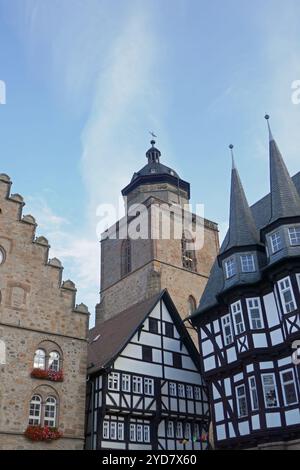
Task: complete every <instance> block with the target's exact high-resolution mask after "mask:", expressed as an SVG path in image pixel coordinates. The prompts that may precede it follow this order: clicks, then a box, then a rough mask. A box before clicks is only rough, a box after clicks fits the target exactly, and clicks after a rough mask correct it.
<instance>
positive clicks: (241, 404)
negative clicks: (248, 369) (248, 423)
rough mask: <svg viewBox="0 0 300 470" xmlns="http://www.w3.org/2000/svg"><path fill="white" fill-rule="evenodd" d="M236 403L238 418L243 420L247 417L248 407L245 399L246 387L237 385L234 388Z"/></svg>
mask: <svg viewBox="0 0 300 470" xmlns="http://www.w3.org/2000/svg"><path fill="white" fill-rule="evenodd" d="M236 401H237V407H238V417H239V418H244V417H245V416H247V415H248V405H247V398H246V387H245V385H239V386H238V387H236Z"/></svg>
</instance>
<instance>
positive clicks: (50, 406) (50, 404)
mask: <svg viewBox="0 0 300 470" xmlns="http://www.w3.org/2000/svg"><path fill="white" fill-rule="evenodd" d="M55 422H56V399H55V398H54V397H49V398H47V400H46V404H45V416H44V425H45V426H50V427H53V428H54V427H55Z"/></svg>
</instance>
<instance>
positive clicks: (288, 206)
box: [265, 115, 300, 224]
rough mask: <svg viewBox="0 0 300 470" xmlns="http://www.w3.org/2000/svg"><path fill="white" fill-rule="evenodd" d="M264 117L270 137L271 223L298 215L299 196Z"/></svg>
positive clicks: (267, 118) (299, 209)
mask: <svg viewBox="0 0 300 470" xmlns="http://www.w3.org/2000/svg"><path fill="white" fill-rule="evenodd" d="M265 118H266V120H267V122H268V129H269V139H270V190H271V218H270V220H269V224H271V223H273V222H275V221H276V220H278V219H282V218H286V217H295V216H299V214H300V197H299V194H298V192H297V189H296V187H295V185H294V182H293V180H292V178H291V177H290V175H289V172H288V170H287V167H286V165H285V163H284V160H283V158H282V155H281V153H280V150H279V148H278V145H277V143H276V141H275V139H274V137H273V135H272V132H271V128H270V123H269V119H270V117H269V116H268V115H266V116H265Z"/></svg>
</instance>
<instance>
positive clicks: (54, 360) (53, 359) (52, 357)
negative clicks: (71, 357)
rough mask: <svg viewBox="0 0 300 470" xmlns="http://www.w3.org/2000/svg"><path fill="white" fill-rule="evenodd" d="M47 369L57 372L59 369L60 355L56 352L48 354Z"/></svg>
mask: <svg viewBox="0 0 300 470" xmlns="http://www.w3.org/2000/svg"><path fill="white" fill-rule="evenodd" d="M48 368H49V369H51V370H54V371H55V372H58V371H59V369H60V355H59V353H58V352H57V351H52V352H51V353H50V354H49V362H48Z"/></svg>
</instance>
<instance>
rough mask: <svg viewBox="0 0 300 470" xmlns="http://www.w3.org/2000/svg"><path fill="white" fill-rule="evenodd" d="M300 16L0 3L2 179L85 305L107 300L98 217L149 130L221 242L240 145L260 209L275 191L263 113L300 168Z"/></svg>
mask: <svg viewBox="0 0 300 470" xmlns="http://www.w3.org/2000/svg"><path fill="white" fill-rule="evenodd" d="M299 18H300V2H299V0H287V1H285V2H282V1H280V0H264V2H262V1H261V0H253V1H252V2H247V1H246V0H226V2H224V1H222V0H209V1H205V0H172V1H171V0H151V1H150V0H109V1H107V0H51V1H50V0H43V1H41V0H0V80H4V81H5V83H6V87H7V103H6V105H0V154H1V166H0V172H3V173H7V174H9V175H10V176H11V178H12V180H13V183H14V184H13V192H18V193H20V194H22V195H23V196H24V197H25V200H26V207H25V208H24V213H32V214H33V215H34V216H35V217H36V218H37V221H38V223H39V228H38V233H39V234H40V235H41V234H42V235H45V236H47V238H48V239H49V240H50V243H51V246H52V248H51V257H53V256H58V257H60V258H61V260H62V261H63V263H64V266H65V272H64V278H72V279H73V280H74V281H75V282H76V284H77V285H78V289H79V292H78V302H81V301H83V302H85V303H87V304H88V305H89V307H90V309H91V311H93V309H94V304H95V303H96V302H97V300H98V291H99V245H98V243H97V236H96V225H97V222H98V221H97V217H96V215H95V214H96V207H97V205H98V204H100V203H115V202H116V201H117V200H118V197H119V194H120V189H121V188H122V187H124V186H125V185H126V184H127V183H128V182H129V180H130V178H131V176H132V173H133V172H134V171H135V170H138V169H140V168H141V167H142V166H143V165H144V164H145V162H146V160H145V151H146V150H147V148H148V146H149V134H148V131H149V130H150V129H151V130H154V131H155V133H156V134H157V135H158V141H157V145H158V147H159V148H160V150H161V152H162V161H163V162H164V163H166V164H168V165H170V166H172V167H174V168H175V169H176V170H177V171H178V172H179V174H180V175H181V177H182V178H183V179H186V180H188V181H189V182H190V183H191V187H192V203H193V204H196V203H204V204H205V216H206V217H207V218H209V219H212V220H214V221H216V222H218V223H219V224H220V228H221V234H223V233H224V231H225V229H226V225H227V220H228V205H229V185H230V180H229V178H230V155H229V151H228V145H229V144H230V143H234V144H235V158H236V162H237V165H238V168H239V170H240V174H241V177H242V180H243V182H244V186H245V190H246V193H247V196H248V199H249V202H250V203H253V202H255V201H256V200H257V199H258V198H259V197H261V196H263V195H264V194H265V193H266V192H267V191H268V188H269V180H268V139H267V131H266V124H265V121H264V119H263V116H264V114H265V113H266V112H268V113H269V114H270V115H271V117H272V121H271V124H272V128H273V134H274V135H275V137H276V138H277V141H278V143H279V146H280V148H281V150H282V153H283V155H284V157H285V159H286V162H287V164H288V167H289V170H290V172H291V173H295V172H297V171H299V170H300V164H299V153H300V140H299V125H300V105H298V106H296V105H295V104H293V103H292V100H291V94H292V91H291V85H292V82H293V81H294V80H300V28H299Z"/></svg>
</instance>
